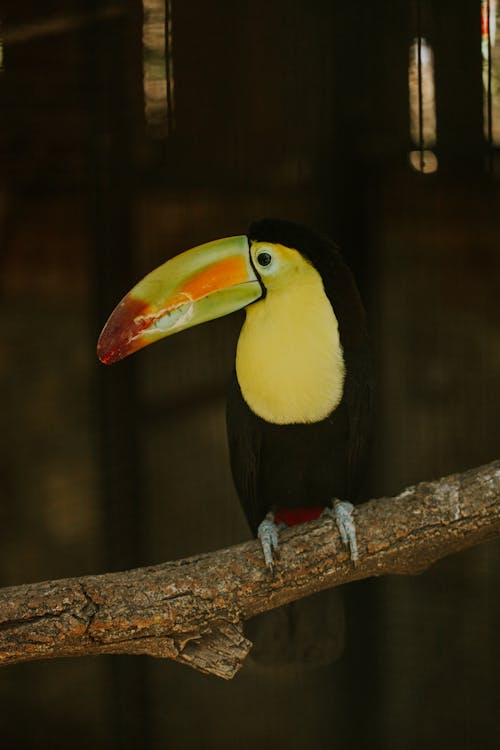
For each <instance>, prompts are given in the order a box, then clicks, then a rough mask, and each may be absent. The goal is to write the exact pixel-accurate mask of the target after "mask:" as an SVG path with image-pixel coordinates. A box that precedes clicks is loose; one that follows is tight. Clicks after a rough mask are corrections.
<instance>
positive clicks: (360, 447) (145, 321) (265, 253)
mask: <svg viewBox="0 0 500 750" xmlns="http://www.w3.org/2000/svg"><path fill="white" fill-rule="evenodd" d="M241 308H246V317H245V322H244V323H243V326H242V329H241V332H240V335H239V339H238V344H237V350H236V365H235V370H234V374H233V378H232V382H231V385H230V389H229V394H228V400H227V433H228V442H229V452H230V460H231V468H232V473H233V478H234V483H235V486H236V490H237V492H238V495H239V497H240V501H241V504H242V507H243V510H244V512H245V515H246V517H247V519H248V522H249V525H250V527H251V529H252V531H253V533H254V534H255V535H257V536H258V537H259V538H260V540H261V544H262V548H263V554H264V560H265V564H266V565H267V567H268V568H269V569H270V570H271V571H273V569H274V568H275V566H276V562H277V557H278V550H279V531H280V528H281V527H282V526H286V525H293V524H295V523H301V522H304V521H307V520H310V519H312V518H316V517H318V516H319V515H320V514H321V513H323V512H326V513H329V514H331V515H332V516H333V517H334V518H335V521H336V522H337V525H338V528H339V531H340V534H341V538H342V540H343V542H344V543H345V544H346V545H347V546H348V547H349V550H350V556H351V559H352V560H353V561H354V563H355V562H356V560H357V558H358V554H359V552H358V546H357V540H356V530H355V525H354V521H353V503H355V502H356V501H357V500H358V495H359V489H360V479H361V467H362V463H363V459H364V456H365V453H366V448H367V442H368V436H369V431H370V430H369V424H370V413H371V403H372V374H371V357H370V347H369V340H368V334H367V327H366V322H365V313H364V309H363V305H362V303H361V300H360V296H359V293H358V290H357V287H356V284H355V281H354V278H353V276H352V274H351V272H350V270H349V268H348V267H347V265H346V263H345V262H344V260H343V259H342V256H341V254H340V251H339V250H338V248H337V247H336V245H335V244H334V243H333V242H332V241H331V240H330V239H329V238H327V237H326V236H323V235H322V234H319V233H317V232H315V231H313V230H311V229H309V228H306V227H304V226H302V225H299V224H295V223H292V222H289V221H285V220H281V219H262V220H260V221H256V222H254V223H253V224H252V225H251V226H250V228H249V231H248V233H247V234H246V235H240V236H235V237H227V238H225V239H220V240H215V241H212V242H208V243H206V244H203V245H199V246H197V247H195V248H192V249H190V250H187V251H186V252H183V253H181V254H180V255H177V256H176V257H174V258H172V259H170V260H168V261H167V262H166V263H164V264H163V265H161V266H160V267H159V268H157V269H156V270H154V271H152V272H151V273H150V274H149V275H147V276H146V277H145V278H144V279H143V280H142V281H140V282H139V283H138V284H137V285H136V286H135V287H134V288H133V289H132V290H131V291H130V292H129V293H128V294H127V295H126V296H125V297H124V298H123V299H122V301H121V302H120V303H119V304H118V306H117V307H116V308H115V310H114V311H113V313H112V314H111V316H110V317H109V319H108V321H107V323H106V325H105V326H104V328H103V331H102V333H101V335H100V338H99V341H98V347H97V348H98V356H99V358H100V359H101V361H102V362H104V363H105V364H110V363H112V362H116V361H117V360H120V359H122V358H123V357H125V356H127V355H129V354H132V353H133V352H135V351H137V350H138V349H141V348H142V347H144V346H147V345H148V344H151V343H153V342H154V341H157V340H159V339H162V338H164V337H165V336H169V335H171V334H173V333H178V332H179V331H183V330H184V329H186V328H190V327H192V326H194V325H197V324H198V323H203V322H205V321H208V320H212V319H214V318H218V317H220V316H223V315H226V314H228V313H231V312H233V311H235V310H238V309H241Z"/></svg>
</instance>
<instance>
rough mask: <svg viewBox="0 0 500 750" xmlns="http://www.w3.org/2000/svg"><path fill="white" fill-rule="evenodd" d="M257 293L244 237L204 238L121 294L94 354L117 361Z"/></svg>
mask: <svg viewBox="0 0 500 750" xmlns="http://www.w3.org/2000/svg"><path fill="white" fill-rule="evenodd" d="M261 296H262V287H261V285H260V282H259V280H258V278H257V276H256V274H255V271H254V270H253V268H252V265H251V263H250V252H249V246H248V239H247V237H246V236H245V235H240V236H238V237H226V238H225V239H222V240H215V241H214V242H207V243H206V244H204V245H199V246H198V247H194V248H192V249H191V250H187V251H186V252H184V253H181V254H180V255H177V256H176V257H175V258H172V259H171V260H168V261H167V262H166V263H164V264H163V265H162V266H159V268H157V269H156V270H155V271H152V272H151V273H150V274H148V275H147V276H146V277H145V278H144V279H143V280H142V281H140V282H139V283H138V284H137V285H136V286H135V287H134V288H133V289H132V290H131V291H130V292H129V293H128V294H127V295H126V296H125V297H124V298H123V299H122V301H121V302H120V303H119V305H118V306H117V307H116V308H115V310H114V311H113V312H112V314H111V316H110V317H109V319H108V321H107V323H106V325H105V326H104V328H103V330H102V333H101V335H100V337H99V341H98V343H97V354H98V356H99V359H100V360H101V362H104V364H111V363H112V362H117V361H118V360H120V359H123V357H126V356H127V355H129V354H132V353H133V352H135V351H137V350H138V349H142V347H144V346H147V345H148V344H152V343H153V342H154V341H158V340H159V339H162V338H164V337H165V336H170V335H171V334H172V333H177V332H178V331H183V330H184V329H185V328H191V327H192V326H195V325H198V324H199V323H204V322H206V321H207V320H213V319H214V318H220V317H222V316H223V315H227V314H228V313H231V312H234V311H235V310H239V309H241V308H242V307H245V306H246V305H249V304H250V303H251V302H255V300H257V299H259V297H261Z"/></svg>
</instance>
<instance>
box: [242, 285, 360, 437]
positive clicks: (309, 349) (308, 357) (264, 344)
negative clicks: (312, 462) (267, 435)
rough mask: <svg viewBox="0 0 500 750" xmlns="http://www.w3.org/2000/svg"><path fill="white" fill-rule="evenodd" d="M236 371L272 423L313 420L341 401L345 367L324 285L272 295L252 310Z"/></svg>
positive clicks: (253, 404) (249, 399)
mask: <svg viewBox="0 0 500 750" xmlns="http://www.w3.org/2000/svg"><path fill="white" fill-rule="evenodd" d="M236 374H237V378H238V383H239V385H240V389H241V393H242V395H243V398H244V399H245V401H246V403H247V405H248V406H249V407H250V409H251V410H252V411H253V412H254V414H256V415H257V416H259V417H261V418H262V419H264V420H265V421H267V422H269V423H272V424H281V425H283V424H300V423H314V422H319V421H321V420H323V419H325V418H326V417H327V416H328V415H329V414H330V413H331V412H332V411H333V410H334V409H335V407H336V406H337V405H338V404H339V402H340V400H341V398H342V393H343V386H344V378H345V366H344V359H343V353H342V347H341V344H340V339H339V331H338V323H337V319H336V317H335V314H334V312H333V309H332V306H331V304H330V302H329V300H328V298H327V296H326V294H325V293H324V291H323V289H322V287H321V288H317V287H316V286H314V285H305V286H304V287H300V288H299V289H296V290H283V291H282V292H279V293H274V294H273V295H271V294H269V295H267V297H266V298H265V299H263V300H262V301H260V302H258V303H256V304H254V305H252V306H250V307H249V308H248V309H247V318H246V321H245V324H244V326H243V328H242V331H241V334H240V338H239V341H238V349H237V356H236Z"/></svg>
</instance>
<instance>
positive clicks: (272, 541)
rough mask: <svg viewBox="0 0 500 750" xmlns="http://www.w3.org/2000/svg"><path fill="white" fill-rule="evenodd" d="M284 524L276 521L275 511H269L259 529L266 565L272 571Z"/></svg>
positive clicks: (258, 533)
mask: <svg viewBox="0 0 500 750" xmlns="http://www.w3.org/2000/svg"><path fill="white" fill-rule="evenodd" d="M283 526H284V524H277V523H275V521H274V513H268V514H267V515H266V517H265V518H264V520H263V521H262V522H261V523H260V524H259V527H258V529H257V536H258V537H259V539H260V543H261V545H262V552H263V553H264V560H265V563H266V567H267V569H268V570H269V571H270V572H271V573H274V564H275V561H276V559H277V558H278V555H279V548H280V544H279V530H280V528H282V527H283Z"/></svg>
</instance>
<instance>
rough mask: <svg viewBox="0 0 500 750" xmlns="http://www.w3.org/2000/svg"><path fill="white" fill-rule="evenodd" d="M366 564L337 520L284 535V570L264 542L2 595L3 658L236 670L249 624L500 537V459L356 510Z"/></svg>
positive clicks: (15, 589) (222, 671)
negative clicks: (114, 657) (101, 657)
mask: <svg viewBox="0 0 500 750" xmlns="http://www.w3.org/2000/svg"><path fill="white" fill-rule="evenodd" d="M355 518H356V526H357V533H358V543H359V551H360V560H359V563H358V564H357V565H356V567H354V566H353V565H352V563H351V561H350V559H349V556H348V554H347V552H346V550H345V549H344V548H343V546H342V543H341V541H340V537H339V534H338V532H337V529H336V527H335V525H334V523H333V521H331V520H330V519H328V518H321V519H319V520H318V521H313V522H310V523H308V524H304V525H301V526H296V527H294V528H292V529H289V530H287V531H285V532H283V534H282V535H281V559H280V562H279V564H278V565H277V569H276V572H275V575H274V576H271V575H270V574H269V573H268V572H267V570H266V568H265V566H264V564H263V560H262V554H261V550H260V545H259V543H258V542H257V541H251V542H247V543H245V544H239V545H237V546H234V547H231V548H228V549H223V550H219V551H217V552H213V553H209V554H203V555H198V556H196V557H191V558H187V559H184V560H178V561H174V562H168V563H165V564H163V565H156V566H153V567H149V568H139V569H137V570H130V571H126V572H123V573H107V574H105V575H98V576H85V577H82V578H70V579H62V580H58V581H49V582H43V583H33V584H27V585H23V586H15V587H11V588H6V589H2V590H1V591H0V664H1V665H4V664H12V663H14V662H21V661H27V660H30V659H42V658H52V657H61V656H84V655H89V654H104V653H108V654H109V653H128V654H149V655H151V656H156V657H168V658H170V659H174V660H175V661H179V662H182V663H183V664H188V665H190V666H192V667H194V668H196V669H198V670H200V671H202V672H208V673H211V674H215V675H218V676H219V677H224V678H226V679H229V678H231V677H232V676H233V675H234V674H235V673H236V672H237V670H238V669H239V668H240V667H241V665H242V663H243V661H244V659H245V656H246V655H247V653H248V651H249V649H250V647H251V643H250V642H249V641H248V640H247V639H246V638H245V636H244V635H243V628H242V623H243V621H244V620H246V619H248V618H249V617H252V616H253V615H256V614H259V613H260V612H264V611H265V610H268V609H273V608H274V607H279V606H281V605H283V604H286V603H287V602H290V601H293V600H295V599H300V598H302V597H304V596H307V595H308V594H312V593H314V592H317V591H320V590H321V589H325V588H329V587H334V586H339V585H340V584H343V583H347V582H349V581H354V580H357V579H361V578H367V577H369V576H380V575H386V574H391V573H392V574H395V573H396V574H411V573H418V572H421V571H423V570H425V569H426V568H427V567H428V566H429V565H431V563H433V562H435V561H436V560H439V559H440V558H442V557H445V556H446V555H449V554H451V553H453V552H457V551H459V550H463V549H466V548H468V547H471V546H473V545H475V544H479V543H480V542H484V541H487V540H490V539H493V538H495V537H497V536H500V461H495V462H493V463H491V464H488V465H487V466H483V467H480V468H477V469H472V470H470V471H467V472H464V473H462V474H454V475H452V476H449V477H445V478H443V479H440V480H438V481H434V482H424V483H422V484H419V485H417V486H415V487H409V488H408V489H406V490H404V492H402V493H401V494H400V495H398V496H397V497H394V498H380V499H378V500H371V501H370V502H367V503H365V504H364V505H361V506H359V507H358V508H357V509H356V516H355Z"/></svg>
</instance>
